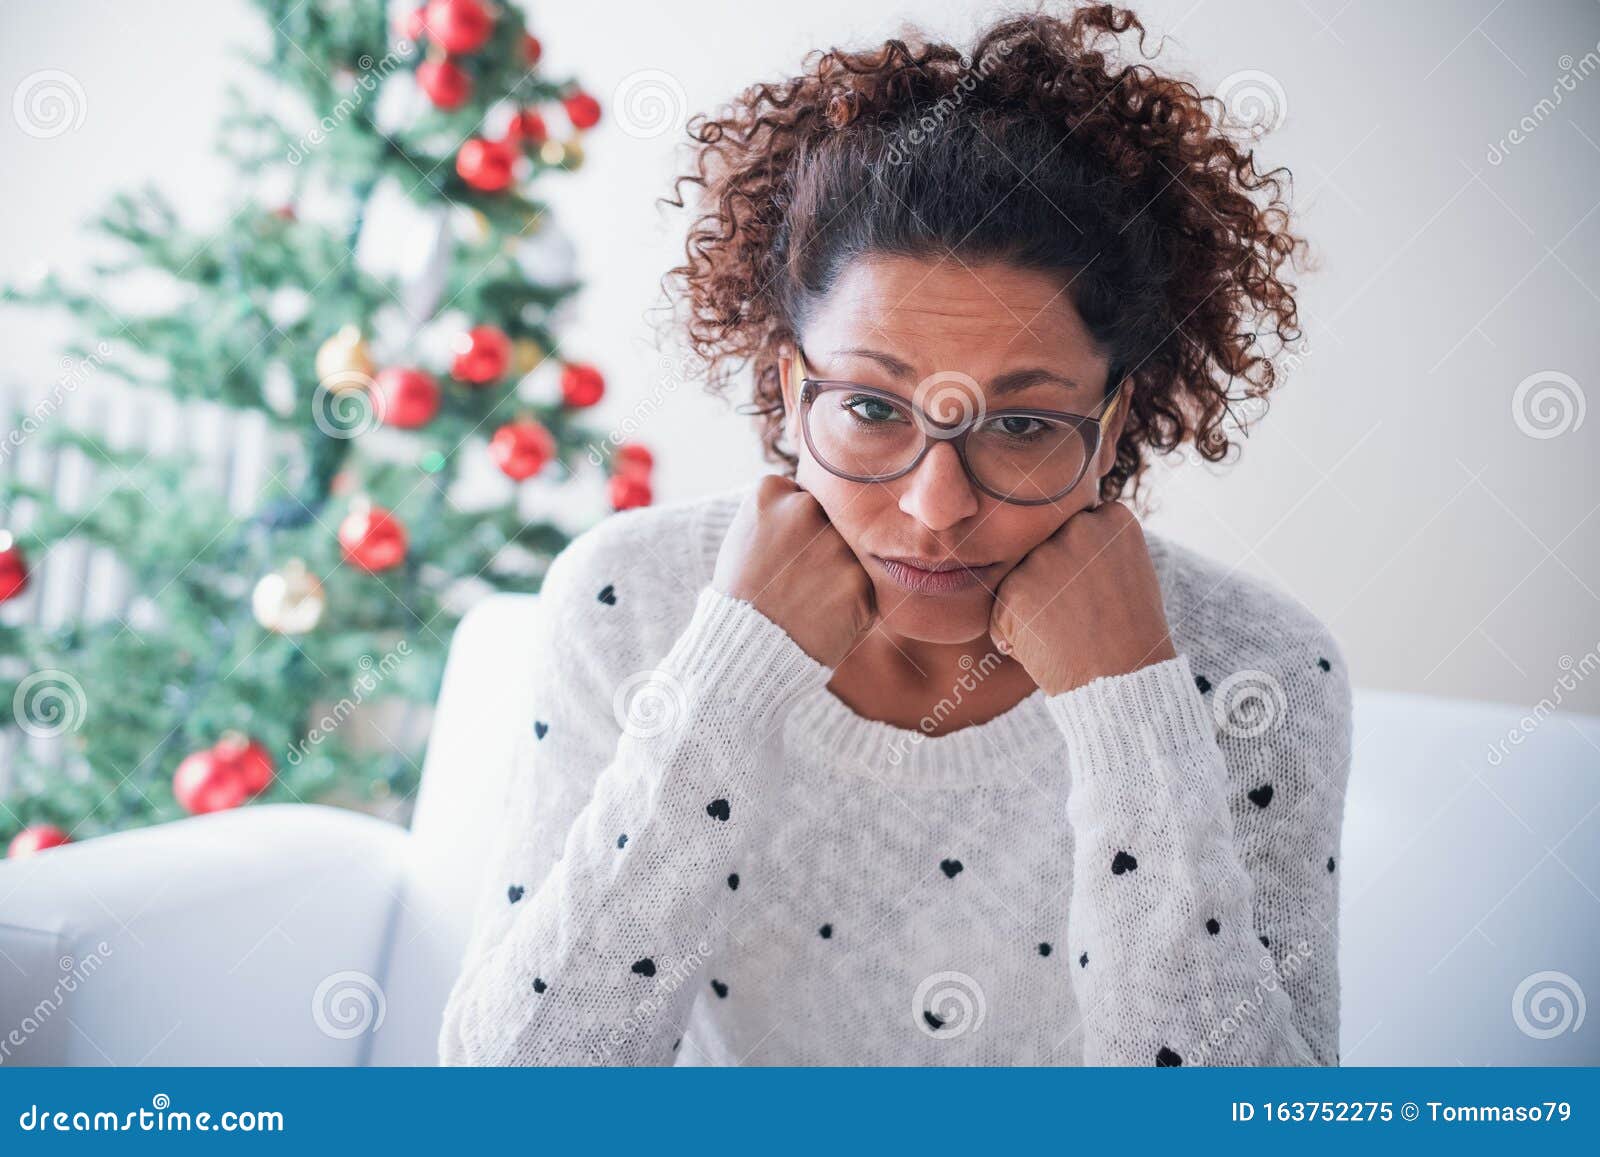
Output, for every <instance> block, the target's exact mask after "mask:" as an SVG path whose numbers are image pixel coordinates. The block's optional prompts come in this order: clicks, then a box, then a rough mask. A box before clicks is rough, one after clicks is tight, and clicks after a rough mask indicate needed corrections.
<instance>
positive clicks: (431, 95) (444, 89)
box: [417, 60, 472, 110]
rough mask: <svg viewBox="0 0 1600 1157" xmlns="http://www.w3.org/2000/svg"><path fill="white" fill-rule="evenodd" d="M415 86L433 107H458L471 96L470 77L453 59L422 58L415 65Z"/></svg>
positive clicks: (447, 108)
mask: <svg viewBox="0 0 1600 1157" xmlns="http://www.w3.org/2000/svg"><path fill="white" fill-rule="evenodd" d="M417 87H418V88H420V89H422V91H423V92H425V93H426V94H427V96H428V99H429V100H431V101H432V102H433V104H434V107H435V108H442V109H446V110H449V109H453V108H460V107H461V106H462V105H464V104H466V103H467V100H468V99H469V98H470V97H471V96H472V78H471V77H470V76H468V75H467V74H466V73H465V72H464V71H463V70H462V68H461V66H460V65H458V64H457V63H456V62H455V61H453V60H424V61H423V62H422V63H421V64H419V65H417Z"/></svg>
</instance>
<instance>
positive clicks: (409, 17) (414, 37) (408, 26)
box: [400, 8, 428, 44]
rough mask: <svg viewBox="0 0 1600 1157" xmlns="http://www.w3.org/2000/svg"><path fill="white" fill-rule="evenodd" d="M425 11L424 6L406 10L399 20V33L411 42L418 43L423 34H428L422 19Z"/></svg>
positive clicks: (426, 26) (425, 23)
mask: <svg viewBox="0 0 1600 1157" xmlns="http://www.w3.org/2000/svg"><path fill="white" fill-rule="evenodd" d="M427 11H428V10H427V9H426V8H413V9H412V10H411V11H410V12H407V13H406V15H405V19H403V20H401V21H400V35H402V36H404V37H405V38H406V39H407V40H409V41H411V43H413V44H417V43H419V42H420V41H421V40H422V38H423V37H424V36H426V35H428V25H427V22H426V21H425V19H424V17H425V15H426V14H427Z"/></svg>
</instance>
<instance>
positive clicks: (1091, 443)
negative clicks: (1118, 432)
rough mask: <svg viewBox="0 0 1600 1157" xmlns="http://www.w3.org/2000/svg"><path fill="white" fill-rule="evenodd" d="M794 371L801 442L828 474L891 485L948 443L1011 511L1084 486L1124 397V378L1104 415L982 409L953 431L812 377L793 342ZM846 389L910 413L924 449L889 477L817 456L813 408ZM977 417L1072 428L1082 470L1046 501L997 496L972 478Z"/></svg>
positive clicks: (852, 386) (864, 390)
mask: <svg viewBox="0 0 1600 1157" xmlns="http://www.w3.org/2000/svg"><path fill="white" fill-rule="evenodd" d="M794 370H795V371H796V372H797V373H798V375H799V391H798V407H799V410H800V434H801V436H802V437H803V438H804V439H805V443H806V449H807V450H809V451H811V456H812V457H813V458H815V459H816V460H817V463H818V465H820V466H821V467H822V468H823V469H824V470H826V471H827V472H828V473H830V474H832V475H834V476H835V477H838V478H843V479H845V480H847V481H850V482H893V481H894V480H895V479H896V478H904V477H905V476H906V475H907V474H910V473H911V472H912V471H913V470H915V469H916V468H917V467H918V466H919V465H921V464H922V460H923V459H924V458H926V457H927V456H928V449H929V447H931V446H932V445H933V444H934V443H935V442H949V443H950V444H951V445H952V446H953V447H955V451H956V457H957V458H958V459H959V460H960V462H961V469H962V471H963V472H964V473H965V474H966V476H967V480H968V481H969V482H971V483H972V485H973V486H974V487H976V488H977V489H978V490H981V491H982V492H983V493H985V494H987V495H989V497H991V498H998V499H999V500H1000V501H1001V502H1009V503H1011V504H1013V505H1015V506H1048V505H1050V504H1051V503H1052V502H1059V501H1061V499H1062V498H1064V497H1065V496H1066V495H1068V494H1070V493H1072V491H1073V490H1074V489H1075V488H1076V487H1077V485H1078V483H1080V482H1082V481H1083V476H1084V475H1085V474H1087V473H1088V471H1089V467H1090V466H1091V465H1092V464H1093V462H1094V460H1095V459H1096V458H1097V457H1099V454H1100V449H1101V443H1102V441H1103V440H1104V437H1105V423H1106V421H1107V420H1108V419H1109V418H1110V417H1111V414H1112V411H1113V410H1115V409H1116V404H1117V402H1118V401H1119V400H1120V399H1121V397H1122V387H1123V384H1124V382H1125V381H1126V379H1123V380H1122V381H1119V382H1117V384H1116V385H1115V386H1114V387H1112V389H1111V391H1110V392H1109V393H1108V394H1106V396H1105V397H1104V398H1102V399H1101V402H1100V405H1101V406H1104V407H1105V409H1104V412H1103V413H1101V414H1098V415H1095V414H1074V413H1071V412H1069V411H1066V410H1041V409H1036V408H1034V407H1030V406H1011V407H1007V408H1004V409H999V410H986V411H984V412H983V413H982V414H981V415H974V416H973V417H970V418H967V419H966V420H965V421H963V422H960V423H958V424H956V425H955V426H945V425H943V424H942V423H939V422H935V421H934V420H933V418H932V417H931V416H930V415H929V414H928V412H927V411H926V410H924V409H923V408H922V407H921V406H919V405H917V403H916V402H913V401H910V400H908V399H906V398H903V397H901V396H900V395H899V394H896V393H894V392H893V391H891V390H884V389H879V388H878V387H877V386H866V385H862V384H861V383H860V382H851V381H846V380H845V379H843V378H814V377H812V376H811V373H810V370H809V369H808V368H807V366H806V360H805V354H804V353H803V352H801V349H800V344H799V343H798V342H796V343H795V347H794ZM845 389H848V390H852V391H854V392H855V393H859V394H863V395H866V396H869V397H875V398H881V399H883V400H884V401H886V402H888V403H890V404H892V405H894V406H897V407H902V408H905V409H909V410H911V411H912V413H913V414H914V415H915V417H916V418H917V419H918V421H917V428H918V429H919V430H921V431H922V448H921V449H919V450H918V451H917V453H916V456H915V457H913V458H912V459H911V461H910V463H908V464H907V465H905V466H903V467H901V468H900V469H899V470H895V471H893V472H891V473H888V474H851V473H849V472H848V471H845V470H841V469H839V468H838V467H836V466H834V465H833V464H832V463H830V462H829V461H828V460H827V459H825V458H824V457H823V456H822V455H821V454H820V453H819V452H818V450H817V447H816V445H815V444H814V443H813V442H812V440H811V417H810V415H811V407H812V405H813V404H814V403H815V402H816V400H817V399H818V398H819V397H821V396H822V395H823V394H825V393H830V392H836V391H839V390H845ZM1107 403H1109V405H1108V404H1107ZM1097 408H1099V407H1097ZM980 417H981V418H982V420H984V421H988V420H989V419H991V418H1005V417H1025V418H1048V419H1050V420H1052V421H1057V422H1063V423H1065V424H1067V425H1069V426H1072V427H1073V428H1074V430H1075V431H1076V432H1077V434H1078V436H1079V437H1080V438H1081V439H1083V441H1084V442H1085V445H1086V447H1087V452H1086V453H1085V454H1084V457H1083V465H1082V467H1080V468H1079V470H1078V473H1077V475H1076V476H1075V477H1074V478H1073V479H1072V482H1071V483H1070V484H1069V485H1067V486H1065V487H1063V488H1062V489H1061V490H1058V491H1057V492H1056V493H1054V494H1052V495H1050V496H1049V497H1048V498H1013V497H1011V496H1010V495H1006V494H1001V493H1000V492H999V491H998V490H995V489H993V488H992V487H989V486H986V485H984V483H983V480H982V479H980V478H979V477H978V476H977V475H976V474H974V473H973V471H972V465H971V463H969V462H968V461H967V435H968V434H969V433H971V432H972V429H973V427H974V426H976V425H977V424H978V420H979V418H980ZM946 429H948V430H950V431H951V433H950V434H949V435H941V434H935V433H931V432H930V431H932V430H946Z"/></svg>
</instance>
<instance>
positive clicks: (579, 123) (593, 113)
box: [561, 91, 600, 129]
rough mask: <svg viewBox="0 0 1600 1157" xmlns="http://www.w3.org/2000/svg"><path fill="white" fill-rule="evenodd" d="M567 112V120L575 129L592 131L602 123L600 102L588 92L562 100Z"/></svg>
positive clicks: (573, 94)
mask: <svg viewBox="0 0 1600 1157" xmlns="http://www.w3.org/2000/svg"><path fill="white" fill-rule="evenodd" d="M561 104H562V107H563V108H565V109H566V110H567V119H568V120H569V121H571V122H572V127H573V128H575V129H592V128H594V126H595V125H597V124H599V123H600V102H599V101H597V100H595V99H594V97H592V96H590V95H589V94H588V93H586V92H581V91H580V92H575V93H572V94H570V95H568V96H564V97H562V98H561Z"/></svg>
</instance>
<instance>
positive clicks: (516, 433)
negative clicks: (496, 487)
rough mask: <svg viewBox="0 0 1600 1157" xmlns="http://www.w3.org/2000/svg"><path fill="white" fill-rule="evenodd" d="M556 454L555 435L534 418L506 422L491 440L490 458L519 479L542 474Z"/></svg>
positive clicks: (508, 473)
mask: <svg viewBox="0 0 1600 1157" xmlns="http://www.w3.org/2000/svg"><path fill="white" fill-rule="evenodd" d="M555 455H556V440H555V438H554V437H552V436H551V434H550V431H549V430H546V429H545V428H544V427H543V426H542V425H540V424H539V423H538V422H535V421H534V420H533V419H531V418H526V419H522V420H520V421H516V422H507V423H506V424H505V425H504V426H501V427H500V428H499V429H498V430H496V431H495V432H494V437H493V438H491V439H490V440H489V457H491V458H493V459H494V464H495V465H496V466H498V467H500V469H501V470H503V471H504V472H505V473H506V474H507V475H509V476H510V477H512V478H515V479H516V480H517V481H518V482H521V481H522V480H523V479H524V478H532V477H533V476H534V475H535V474H537V473H539V471H541V470H543V469H544V465H545V463H546V462H548V461H550V459H552V458H554V457H555Z"/></svg>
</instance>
